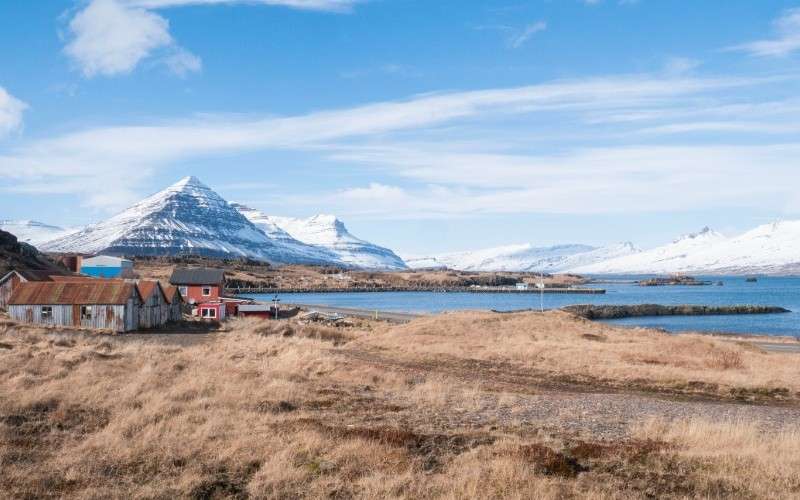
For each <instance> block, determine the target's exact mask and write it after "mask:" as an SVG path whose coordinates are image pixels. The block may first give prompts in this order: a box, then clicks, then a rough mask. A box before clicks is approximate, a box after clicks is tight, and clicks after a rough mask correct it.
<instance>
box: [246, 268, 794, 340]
mask: <svg viewBox="0 0 800 500" xmlns="http://www.w3.org/2000/svg"><path fill="white" fill-rule="evenodd" d="M638 278H641V277H640V276H628V277H620V279H638ZM698 278H699V279H707V280H709V281H713V282H714V283H716V282H717V281H722V282H723V284H724V285H723V286H716V285H712V286H691V287H682V286H665V287H640V286H637V285H633V284H622V283H610V284H606V283H604V284H598V285H591V286H593V287H597V288H604V289H605V290H606V294H604V295H565V294H564V295H562V294H545V295H544V307H545V308H546V309H555V308H559V307H563V306H566V305H571V304H664V305H672V304H697V305H737V304H754V305H771V306H781V307H785V308H787V309H789V310H791V311H792V312H791V313H788V314H768V315H751V316H748V315H740V316H689V317H682V316H674V317H662V318H627V319H623V320H613V321H611V322H612V323H617V324H621V325H631V326H634V325H635V326H648V327H656V328H663V329H665V330H668V331H672V332H683V331H704V332H716V333H752V334H763V335H792V336H800V277H759V279H758V282H757V283H747V282H745V279H744V278H743V277H739V276H737V277H718V276H717V277H702V276H701V277H698ZM252 297H253V298H256V299H258V300H265V301H266V300H269V299H271V298H272V296H271V295H270V296H265V295H260V296H259V295H253V296H252ZM280 298H281V299H282V300H283V302H286V303H293V302H294V303H298V304H316V305H327V306H334V307H354V308H364V309H370V310H373V309H374V310H380V311H393V312H411V313H437V312H443V311H458V310H489V309H496V310H499V311H511V310H517V309H528V308H533V309H538V308H539V299H540V297H539V295H538V294H504V293H441V292H380V293H295V294H283V295H281V296H280Z"/></svg>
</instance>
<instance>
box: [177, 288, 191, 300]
mask: <svg viewBox="0 0 800 500" xmlns="http://www.w3.org/2000/svg"><path fill="white" fill-rule="evenodd" d="M178 291H179V292H181V296H182V297H183V298H184V299H185V298H186V296H187V295H189V287H188V286H179V287H178Z"/></svg>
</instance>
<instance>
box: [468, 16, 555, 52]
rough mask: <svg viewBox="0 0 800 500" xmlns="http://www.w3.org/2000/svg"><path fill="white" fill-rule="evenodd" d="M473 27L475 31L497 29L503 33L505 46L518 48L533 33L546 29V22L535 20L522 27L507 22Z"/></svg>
mask: <svg viewBox="0 0 800 500" xmlns="http://www.w3.org/2000/svg"><path fill="white" fill-rule="evenodd" d="M473 29H475V30H477V31H498V32H500V33H503V34H504V36H505V38H506V44H507V46H508V47H509V48H512V49H518V48H520V47H522V46H523V45H525V43H527V42H528V40H530V39H531V38H532V37H533V36H534V35H535V34H537V33H539V32H542V31H545V30H546V29H547V23H546V22H544V21H536V22H534V23H530V24H528V25H526V26H523V27H522V28H518V27H514V26H511V25H508V24H480V25H477V26H474V27H473Z"/></svg>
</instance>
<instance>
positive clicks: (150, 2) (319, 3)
mask: <svg viewBox="0 0 800 500" xmlns="http://www.w3.org/2000/svg"><path fill="white" fill-rule="evenodd" d="M125 1H126V2H127V3H129V4H131V5H135V6H138V7H144V8H147V9H161V8H166V7H182V6H186V5H218V4H234V3H250V4H262V5H272V6H281V7H289V8H293V9H305V10H321V11H346V10H349V9H350V8H351V7H352V6H353V5H355V4H356V3H359V2H361V1H363V0H125Z"/></svg>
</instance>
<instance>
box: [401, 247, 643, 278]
mask: <svg viewBox="0 0 800 500" xmlns="http://www.w3.org/2000/svg"><path fill="white" fill-rule="evenodd" d="M638 251H639V250H638V249H637V248H636V247H634V246H633V245H632V244H631V243H620V244H618V245H612V246H609V247H603V248H597V247H592V246H588V245H558V246H552V247H534V246H533V245H530V244H524V245H511V246H505V247H498V248H488V249H484V250H477V251H472V252H458V253H450V254H444V255H436V256H433V257H424V258H415V259H410V260H409V261H408V264H409V265H410V266H412V267H414V268H417V269H419V268H430V267H442V266H443V267H447V268H450V269H456V270H459V271H517V272H538V271H543V272H548V273H552V272H563V271H567V270H569V269H571V268H572V267H576V266H581V265H586V264H589V263H595V262H600V261H602V260H607V259H611V258H614V257H618V256H620V255H629V254H632V253H635V252H638Z"/></svg>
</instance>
